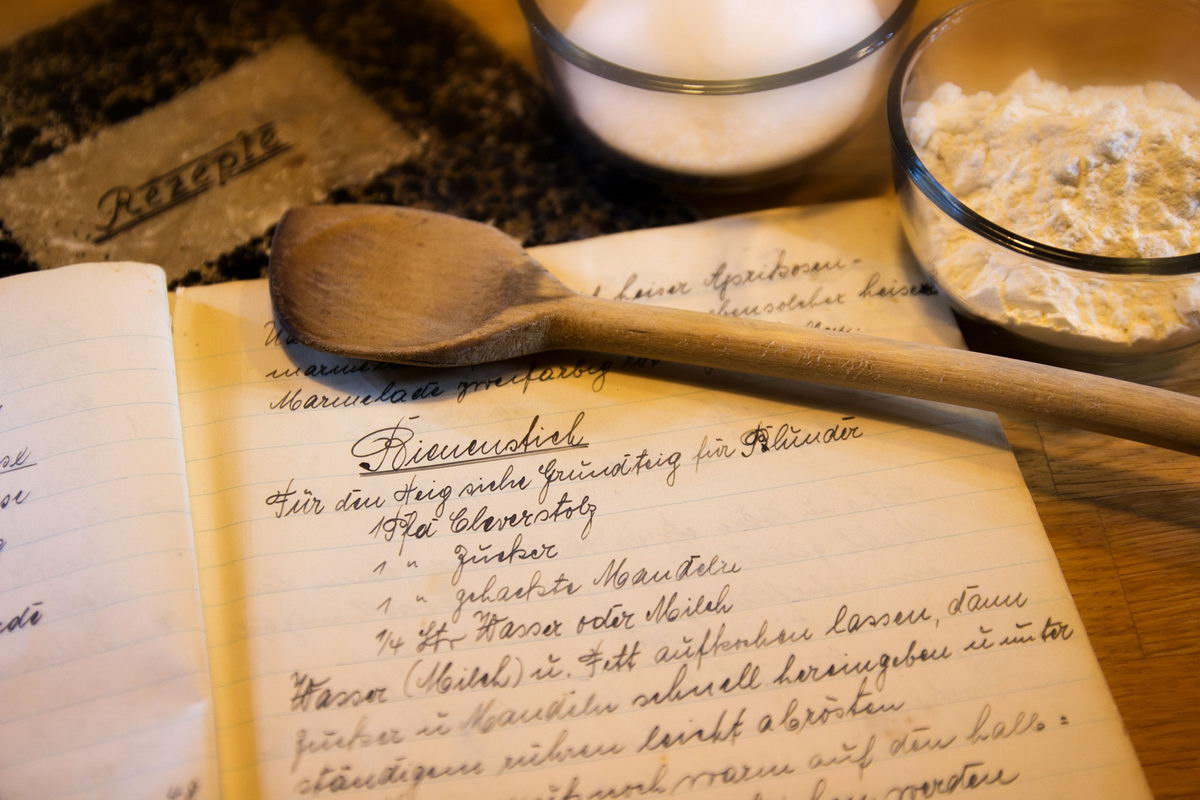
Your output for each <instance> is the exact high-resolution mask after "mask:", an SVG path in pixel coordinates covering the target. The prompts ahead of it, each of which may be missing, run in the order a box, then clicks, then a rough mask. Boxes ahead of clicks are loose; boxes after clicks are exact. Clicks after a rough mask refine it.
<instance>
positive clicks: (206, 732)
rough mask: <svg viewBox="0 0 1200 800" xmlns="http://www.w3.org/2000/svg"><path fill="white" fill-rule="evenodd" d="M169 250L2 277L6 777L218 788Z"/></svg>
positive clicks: (88, 787)
mask: <svg viewBox="0 0 1200 800" xmlns="http://www.w3.org/2000/svg"><path fill="white" fill-rule="evenodd" d="M214 758H215V748H214V744H213V724H212V710H211V697H210V692H209V676H208V669H207V661H206V657H205V647H204V637H203V631H202V630H201V616H200V603H199V595H198V593H197V583H196V563H195V557H194V553H193V546H192V532H191V524H190V518H189V513H188V495H187V486H186V480H185V475H184V464H183V450H182V442H181V439H180V428H179V410H178V396H177V394H176V388H175V370H174V363H173V359H172V351H171V330H170V320H169V318H168V316H167V298H166V287H165V285H164V280H163V274H162V270H160V269H158V268H157V267H152V266H149V265H146V264H129V263H125V264H90V265H80V266H75V267H63V268H61V269H57V270H52V271H48V272H42V273H35V274H29V275H18V276H16V277H12V278H6V279H5V280H3V281H0V797H2V798H4V800H18V799H19V798H30V800H45V799H46V798H55V800H59V799H60V798H113V800H128V799H129V798H147V799H148V800H150V799H153V800H166V798H179V799H180V800H182V798H201V797H215V796H216V789H217V787H216V781H215V776H216V769H215V766H216V765H215V761H214Z"/></svg>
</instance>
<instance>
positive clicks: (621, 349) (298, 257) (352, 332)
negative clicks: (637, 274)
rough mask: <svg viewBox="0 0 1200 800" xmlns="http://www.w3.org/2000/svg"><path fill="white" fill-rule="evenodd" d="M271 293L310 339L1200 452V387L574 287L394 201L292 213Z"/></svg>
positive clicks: (341, 349)
mask: <svg viewBox="0 0 1200 800" xmlns="http://www.w3.org/2000/svg"><path fill="white" fill-rule="evenodd" d="M270 284H271V297H272V299H273V300H274V303H275V310H276V313H277V314H278V316H279V321H280V322H281V323H282V324H283V326H284V327H285V328H286V329H287V330H288V331H289V332H291V333H292V334H293V335H295V336H296V338H298V339H299V340H300V341H301V342H303V343H304V344H306V345H308V346H310V347H314V348H316V349H318V350H325V351H328V352H330V353H336V354H338V355H343V356H352V357H355V358H367V359H375V360H380V361H394V362H399V363H402V364H419V365H427V366H445V367H450V366H462V365H467V364H479V363H483V362H488V361H498V360H502V359H506V358H513V357H515V356H522V355H528V354H531V353H537V352H541V351H544V350H555V349H573V350H592V351H599V352H606V353H621V354H626V355H634V356H643V357H648V358H660V359H665V360H670V361H681V362H685V363H688V364H700V365H704V366H710V367H720V368H725V369H734V370H741V371H744V372H754V373H761V374H763V375H774V376H778V377H782V378H795V379H798V380H803V381H812V382H815V383H825V384H832V385H834V386H845V387H851V388H855V389H869V390H872V391H876V392H886V393H889V394H898V395H906V396H908V397H918V398H922V399H926V400H936V401H940V402H945V403H953V404H956V405H963V406H972V407H974V408H982V409H987V410H990V411H1017V412H1020V413H1024V414H1029V415H1032V416H1034V417H1036V418H1038V419H1045V420H1049V421H1051V422H1055V423H1059V424H1063V425H1070V426H1073V427H1076V428H1083V429H1086V430H1092V431H1098V432H1100V433H1107V434H1111V435H1114V436H1121V437H1125V438H1128V439H1135V440H1137V441H1141V442H1147V443H1149V444H1155V445H1159V446H1162V447H1168V448H1171V449H1174V450H1181V451H1183V452H1186V453H1192V454H1194V455H1200V399H1197V398H1194V397H1190V396H1188V395H1183V394H1178V393H1175V392H1169V391H1165V390H1163V389H1155V388H1152V387H1148V386H1142V385H1139V384H1134V383H1128V382H1125V381H1119V380H1114V379H1111V378H1103V377H1098V376H1095V375H1089V374H1086V373H1080V372H1073V371H1070V370H1065V369H1058V368H1055V367H1048V366H1043V365H1041V364H1032V363H1028V362H1024V361H1017V360H1014V359H1008V358H1001V357H998V356H990V355H985V354H981V353H973V352H970V351H968V350H955V349H952V348H946V347H934V346H929V345H920V344H910V343H907V342H898V341H892V340H890V339H881V338H877V337H873V336H862V335H858V334H850V333H830V332H826V331H821V330H813V329H804V328H795V327H790V326H785V325H780V324H778V323H774V322H761V321H757V320H747V319H733V318H729V317H719V316H714V315H710V314H703V313H700V312H695V311H680V310H677V309H672V308H661V307H657V306H647V305H640V304H634V303H627V302H619V301H616V300H602V299H599V298H595V297H587V296H584V295H580V294H576V293H575V292H572V291H571V290H569V289H568V288H567V287H566V286H564V285H563V284H562V283H560V282H559V281H558V280H557V279H556V278H555V277H554V276H553V275H551V274H550V273H549V272H547V271H546V270H545V269H544V268H543V267H542V266H541V265H540V264H538V263H537V262H536V261H534V260H533V258H532V257H531V256H530V255H529V254H528V253H526V252H525V251H524V250H523V249H522V248H521V246H520V245H519V244H518V243H517V242H516V241H515V240H513V239H511V238H510V237H509V236H507V235H506V234H504V233H502V232H500V231H499V230H496V229H495V228H493V227H491V226H488V225H482V224H480V223H477V222H469V221H467V220H463V219H459V218H457V217H451V216H447V215H445V214H437V213H434V212H430V211H420V210H416V209H410V208H397V207H394V206H370V205H360V206H354V205H336V206H310V207H306V208H297V209H293V210H291V211H289V212H287V213H286V214H285V215H284V217H283V219H282V220H281V221H280V223H279V225H278V227H277V228H276V230H275V239H274V241H273V243H272V245H271V264H270Z"/></svg>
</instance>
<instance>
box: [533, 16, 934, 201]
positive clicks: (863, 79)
mask: <svg viewBox="0 0 1200 800" xmlns="http://www.w3.org/2000/svg"><path fill="white" fill-rule="evenodd" d="M520 4H521V9H522V11H523V13H524V15H525V19H526V21H527V22H528V24H529V29H530V38H531V40H532V42H533V46H534V51H535V53H536V55H537V57H538V60H539V64H540V66H541V69H542V73H543V75H544V76H545V77H546V79H547V83H548V84H549V85H550V88H551V91H552V93H553V94H554V96H555V98H556V100H558V101H559V105H560V106H561V107H562V108H563V109H564V110H565V111H566V112H567V114H568V116H569V118H571V119H572V121H574V122H575V123H577V127H578V128H580V129H581V130H582V131H583V132H584V134H585V135H586V136H587V137H588V138H589V139H590V140H592V142H593V143H594V144H597V145H598V146H599V147H600V149H601V150H602V151H603V152H605V153H606V154H607V155H609V156H610V157H612V158H613V159H614V160H616V161H618V162H619V163H621V164H623V165H624V166H626V167H629V168H631V169H632V170H633V171H635V172H638V173H640V174H642V175H644V176H647V177H650V178H652V179H656V180H659V181H660V182H665V183H669V184H674V185H683V186H687V187H696V188H711V189H742V188H751V187H754V186H760V185H764V184H767V183H771V182H774V181H778V180H783V179H786V178H788V177H792V176H794V175H796V174H798V173H800V172H802V171H803V168H804V165H805V164H806V163H810V162H811V161H812V160H813V159H817V158H821V157H823V156H825V155H827V154H828V153H830V152H831V151H832V150H833V149H835V148H837V147H838V146H839V145H840V144H841V143H843V142H844V141H845V140H846V139H847V138H849V135H850V134H851V133H853V131H854V130H855V129H856V128H857V127H858V125H859V124H860V123H862V122H863V121H864V120H865V119H866V118H867V117H868V116H869V115H870V113H871V112H872V111H875V110H878V109H879V108H880V107H881V106H882V103H883V99H884V94H885V88H886V83H887V78H888V75H889V74H890V72H891V67H892V66H893V65H894V64H895V60H896V56H897V55H898V47H899V45H898V44H897V43H896V42H894V39H895V38H896V37H897V35H898V34H899V32H900V31H901V30H902V29H903V27H904V25H905V24H906V23H907V21H908V19H909V17H910V16H911V14H912V9H913V7H914V6H915V4H916V3H915V0H836V2H829V0H749V2H746V0H521V3H520Z"/></svg>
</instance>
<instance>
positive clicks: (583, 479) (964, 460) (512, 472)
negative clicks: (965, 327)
mask: <svg viewBox="0 0 1200 800" xmlns="http://www.w3.org/2000/svg"><path fill="white" fill-rule="evenodd" d="M900 247H901V245H900V236H899V230H898V226H897V224H896V220H895V217H894V213H893V212H892V210H891V208H890V206H889V205H888V204H887V203H885V202H883V201H868V202H864V203H856V204H852V205H846V206H830V207H819V208H813V209H805V210H790V211H783V212H770V213H765V214H757V215H752V216H749V217H735V218H731V219H727V220H719V221H715V222H709V223H703V224H700V225H696V226H687V227H683V228H675V229H662V230H657V231H644V232H638V233H633V234H624V235H620V236H615V237H609V238H605V239H599V240H593V241H589V242H581V243H574V244H568V245H559V246H555V247H550V248H543V249H541V250H539V251H537V252H536V253H535V255H537V256H538V258H539V259H540V260H542V262H543V263H544V264H546V265H547V266H548V267H549V268H550V269H551V270H552V271H553V272H554V273H555V274H557V275H558V276H559V277H560V278H561V279H562V280H564V282H566V283H567V284H568V285H570V286H572V287H573V288H575V289H577V290H579V291H582V292H585V293H588V294H597V295H600V296H606V297H619V298H621V299H626V300H629V301H631V302H653V303H663V304H671V305H677V306H681V307H688V308H694V309H697V310H703V311H711V312H714V313H722V314H732V315H737V316H743V315H745V316H758V317H762V318H767V319H776V320H779V321H781V322H788V323H790V324H798V325H807V326H810V327H820V328H826V329H830V330H834V331H838V330H854V331H863V332H867V333H875V334H879V335H887V336H892V337H895V338H905V339H911V340H917V341H924V342H931V343H941V344H950V345H954V344H957V343H958V339H957V336H958V334H957V331H956V329H955V328H954V326H953V323H952V321H951V320H950V319H949V317H948V315H947V313H946V311H945V309H944V307H943V306H942V304H941V302H940V299H939V298H936V297H934V296H933V290H932V287H930V286H929V285H928V284H925V283H923V281H922V279H921V278H920V277H919V273H918V271H917V270H916V269H915V268H913V267H912V266H911V264H910V263H909V262H908V261H907V260H906V258H905V256H904V254H903V253H902V251H901V250H900ZM402 279H403V278H402V276H398V277H397V280H402ZM448 313H453V309H450V310H448ZM176 315H177V317H176V327H175V331H176V334H175V336H176V354H177V362H178V369H179V380H180V387H181V408H182V414H183V422H184V437H185V444H186V451H187V453H188V461H189V463H188V471H189V478H190V481H191V486H192V502H193V509H194V515H195V524H196V538H197V553H198V559H199V565H200V580H201V590H202V593H203V596H204V598H205V615H206V627H207V631H208V640H209V646H210V655H211V661H212V668H213V683H214V693H215V704H216V717H217V727H218V738H219V743H220V749H221V752H220V762H221V765H222V783H223V787H224V790H225V796H226V797H228V798H250V797H263V798H284V797H300V798H303V797H334V796H348V797H356V798H366V797H378V798H411V797H426V798H466V797H490V798H514V799H515V798H527V799H528V800H535V799H537V800H578V799H581V798H638V797H650V796H662V797H669V796H680V797H695V798H705V797H712V798H727V797H741V798H762V799H763V800H768V799H770V800H784V798H788V799H790V800H834V798H839V799H844V798H856V799H858V800H865V799H866V798H871V799H873V800H917V798H932V797H942V796H952V795H963V796H968V797H980V798H996V797H1031V796H1047V797H1048V796H1070V797H1113V798H1117V797H1120V798H1130V797H1146V796H1148V793H1147V792H1146V789H1145V784H1144V780H1143V778H1142V776H1141V773H1140V770H1139V768H1138V765H1137V761H1136V758H1135V756H1134V755H1133V752H1132V749H1131V747H1130V746H1129V743H1128V740H1127V739H1126V737H1125V735H1124V733H1123V731H1122V728H1121V722H1120V719H1119V717H1118V716H1117V714H1116V710H1115V708H1114V706H1113V704H1112V701H1111V699H1110V697H1109V695H1108V692H1107V689H1106V687H1105V685H1104V682H1103V678H1102V677H1101V674H1100V672H1099V669H1098V667H1097V665H1096V662H1095V658H1094V656H1093V655H1092V653H1091V650H1090V648H1089V647H1088V644H1087V640H1086V634H1085V633H1084V632H1083V630H1082V629H1081V627H1080V624H1079V620H1078V617H1077V615H1076V612H1075V609H1074V607H1073V604H1072V602H1071V598H1070V594H1069V592H1068V591H1067V588H1066V586H1065V584H1064V582H1063V580H1062V576H1061V573H1060V572H1059V569H1058V565H1057V562H1056V560H1055V558H1054V553H1053V551H1052V550H1051V548H1050V547H1049V544H1048V543H1047V541H1046V538H1045V534H1044V532H1043V531H1042V528H1041V525H1040V522H1039V521H1038V519H1037V515H1036V513H1035V510H1034V508H1033V505H1032V502H1031V501H1030V498H1029V495H1028V493H1027V491H1026V489H1025V487H1024V485H1023V482H1022V480H1021V476H1020V473H1019V471H1018V470H1017V468H1016V465H1015V463H1014V461H1013V459H1012V455H1011V453H1010V452H1009V450H1008V448H1007V446H1006V445H1005V443H1004V440H1003V436H1002V434H1001V433H1000V431H999V428H998V425H997V424H996V422H995V419H994V417H992V416H991V415H988V414H983V413H980V412H974V411H967V410H963V409H959V408H952V407H948V406H940V405H937V404H932V403H923V402H918V401H913V400H905V399H899V398H890V397H884V396H878V395H873V394H870V393H865V392H853V391H845V390H834V389H826V388H820V387H816V386H811V385H805V384H801V383H796V382H786V381H780V380H773V379H766V378H758V377H748V376H746V375H739V374H732V373H723V372H714V371H706V370H699V369H692V368H686V367H681V366H677V365H671V364H665V363H659V362H655V361H652V360H645V359H632V358H626V357H623V356H620V355H603V354H553V355H546V356H540V357H536V358H533V359H526V360H522V361H519V362H507V363H501V364H491V365H485V366H480V367H477V368H473V369H463V370H457V371H433V370H426V369H419V368H412V367H395V366H390V365H382V364H377V363H373V362H362V361H346V360H342V359H337V358H334V357H330V356H327V355H324V354H320V353H316V352H314V351H311V350H308V349H306V348H304V347H303V346H301V345H298V344H295V343H293V342H290V341H289V340H288V338H287V336H286V334H284V333H283V332H282V331H280V330H279V329H278V328H277V327H276V325H275V322H274V321H273V319H272V316H271V309H270V304H269V300H268V297H267V292H266V287H265V285H264V284H262V283H245V284H229V285H223V286H216V287H209V288H205V289H200V290H184V291H182V292H181V293H180V296H179V298H178V303H177V307H176ZM3 413H4V412H3V411H0V415H2V414H3ZM2 418H3V417H2V416H0V419H2ZM0 427H4V429H5V430H8V429H7V427H5V426H0ZM6 435H7V434H6ZM4 441H5V442H6V446H7V447H9V449H10V450H13V455H12V458H13V459H15V458H16V457H17V454H18V453H19V452H20V448H19V447H16V444H17V443H16V440H11V441H12V442H13V444H7V443H8V442H9V441H10V439H6V440H4ZM30 441H31V442H32V441H33V440H30ZM23 442H24V440H22V442H21V443H20V444H21V445H22V446H24V444H23ZM30 446H32V445H30ZM14 463H15V462H14ZM0 477H11V475H10V476H0ZM4 513H10V512H4V511H0V514H4ZM9 546H10V547H11V546H12V545H11V544H10V545H9ZM8 557H9V554H8V552H0V559H6V558H8ZM32 599H34V598H33V597H32V596H30V597H29V600H32ZM23 602H26V600H25V598H24V596H22V597H21V598H20V599H16V598H14V603H15V604H14V605H13V608H14V609H15V611H16V612H20V608H19V607H18V606H20V605H21V603H23ZM39 632H40V631H39ZM26 633H28V631H27V632H26ZM5 635H6V636H7V634H5Z"/></svg>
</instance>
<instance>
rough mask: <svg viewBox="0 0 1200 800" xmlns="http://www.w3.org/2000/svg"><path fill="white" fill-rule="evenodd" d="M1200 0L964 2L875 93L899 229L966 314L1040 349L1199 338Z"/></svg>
mask: <svg viewBox="0 0 1200 800" xmlns="http://www.w3.org/2000/svg"><path fill="white" fill-rule="evenodd" d="M1197 41H1200V3H1196V2H1194V0H1087V1H1086V2H1082V1H1081V0H1055V2H1047V0H973V2H968V3H966V4H964V5H962V6H959V7H958V8H956V9H954V10H953V11H951V12H949V13H948V14H946V15H945V16H943V17H942V18H940V19H938V20H936V21H935V22H934V23H932V24H931V25H930V26H929V27H928V28H926V29H925V30H924V31H923V32H921V33H919V34H918V35H917V36H916V37H915V38H914V40H913V42H912V43H911V44H910V45H909V48H908V49H907V51H906V52H905V53H904V54H903V56H902V57H901V59H900V62H899V64H898V65H897V67H896V70H895V73H894V74H893V77H892V83H891V86H890V87H889V92H888V101H887V102H888V107H887V114H888V126H889V130H890V134H891V139H892V145H893V152H894V155H895V164H896V170H895V172H896V187H897V192H898V195H899V200H900V205H901V209H902V215H901V216H902V219H903V221H904V228H905V233H906V234H907V238H908V240H909V243H910V245H911V246H912V249H913V252H914V254H915V255H916V257H917V259H918V261H920V263H921V264H922V266H923V267H924V268H925V270H926V272H928V273H929V275H930V276H931V277H933V279H934V280H935V281H936V283H937V285H938V287H939V289H940V290H941V291H942V292H943V293H944V294H946V295H947V296H948V298H949V300H950V301H951V303H952V304H953V305H954V306H955V308H956V309H957V310H958V311H959V312H960V313H962V314H963V315H964V316H966V317H969V318H971V319H974V320H977V321H981V322H983V323H986V325H988V326H990V328H991V329H992V330H993V331H994V332H997V334H996V335H999V336H1001V337H1002V338H1003V339H1004V340H1005V342H1006V346H1009V347H1014V348H1015V349H1016V350H1018V351H1019V352H1021V353H1022V354H1024V355H1026V356H1029V357H1032V358H1035V359H1038V360H1043V361H1051V362H1056V363H1062V364H1067V365H1070V366H1076V367H1082V368H1088V369H1101V370H1103V369H1104V368H1106V367H1128V366H1130V365H1136V364H1142V365H1147V366H1149V365H1154V366H1159V365H1162V364H1164V363H1169V362H1170V361H1172V360H1174V359H1176V358H1177V357H1178V356H1180V355H1181V354H1182V352H1183V351H1184V349H1185V348H1188V347H1190V346H1191V345H1194V344H1195V343H1196V342H1198V341H1200V253H1198V252H1197V251H1200V59H1198V58H1196V57H1195V43H1196V42H1197Z"/></svg>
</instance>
